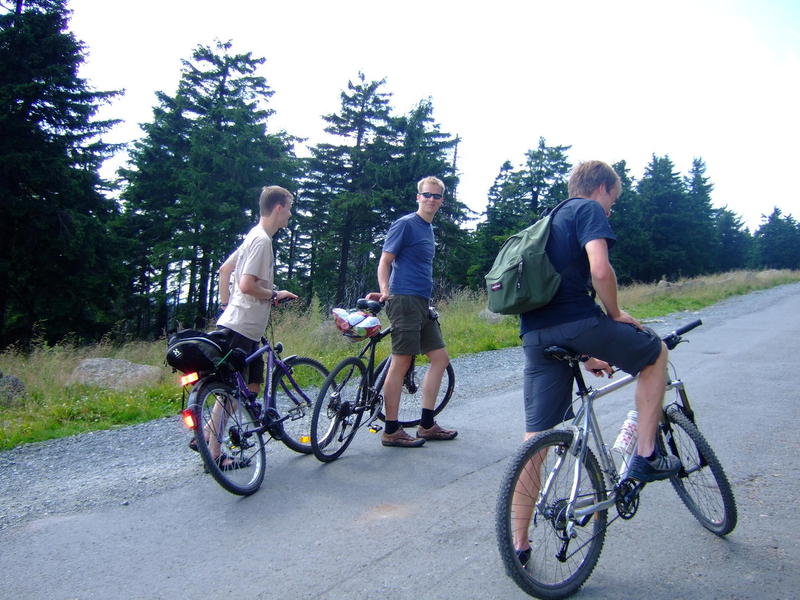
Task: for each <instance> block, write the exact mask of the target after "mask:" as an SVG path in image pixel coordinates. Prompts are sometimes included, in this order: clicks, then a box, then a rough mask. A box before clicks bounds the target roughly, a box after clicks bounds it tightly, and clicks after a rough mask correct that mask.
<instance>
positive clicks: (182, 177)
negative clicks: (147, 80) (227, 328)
mask: <svg viewBox="0 0 800 600" xmlns="http://www.w3.org/2000/svg"><path fill="white" fill-rule="evenodd" d="M231 48H232V44H231V42H225V43H222V42H217V44H216V46H215V47H214V48H211V47H208V46H202V45H201V46H198V47H197V48H196V49H195V51H194V52H193V54H192V59H191V60H185V61H183V68H182V71H181V80H180V83H179V86H178V91H177V93H176V94H175V96H172V97H170V96H168V95H166V94H163V93H162V94H159V102H160V104H159V106H158V107H156V108H155V109H154V120H153V122H152V123H150V124H147V125H145V126H144V131H145V137H144V138H143V139H142V140H140V141H139V142H137V144H136V145H135V147H134V152H133V153H132V161H131V167H130V168H129V169H126V170H123V171H122V173H121V174H122V175H123V177H124V178H125V179H126V181H127V186H126V188H125V191H124V193H123V197H124V198H125V200H126V216H127V217H128V221H127V222H126V223H125V224H124V227H128V228H129V229H130V230H133V231H136V230H141V228H142V227H152V230H151V231H152V233H154V237H153V238H150V239H148V247H147V248H146V250H145V251H144V252H139V253H138V256H139V262H140V263H141V264H140V265H139V266H138V267H137V269H138V272H139V273H141V274H142V275H141V281H142V283H141V285H139V291H140V292H141V293H145V290H147V291H149V292H150V293H152V292H153V291H154V290H153V289H152V288H151V285H152V283H153V281H151V278H149V277H147V276H146V274H147V273H152V274H153V276H154V279H155V281H156V285H157V286H158V288H157V289H158V293H157V294H156V295H155V297H156V298H158V299H159V303H160V302H162V301H164V299H166V298H170V297H171V295H172V294H171V293H170V290H173V291H175V290H177V291H178V299H179V300H178V304H179V306H176V307H175V308H176V309H177V310H176V313H175V316H176V318H177V319H178V320H179V321H180V322H182V323H184V324H193V325H195V326H198V327H201V326H205V324H206V321H207V319H208V317H209V316H210V314H211V313H212V312H213V307H214V305H215V303H216V294H215V291H216V277H215V274H216V270H217V268H218V267H219V265H220V264H221V262H222V261H223V260H224V259H225V258H226V257H227V256H228V254H230V252H232V251H233V250H234V249H235V248H236V246H237V245H238V243H239V242H240V241H241V238H242V237H243V235H244V234H245V233H246V232H247V230H248V229H249V228H250V227H252V226H253V224H254V223H255V222H256V221H257V220H258V216H259V215H258V202H257V201H258V196H259V192H260V189H261V188H262V187H263V186H264V185H272V184H275V185H283V186H284V187H287V188H292V187H293V184H292V181H293V179H294V177H295V176H296V175H297V173H298V169H299V165H298V162H297V160H296V159H295V158H294V156H293V152H292V145H293V142H294V140H293V138H291V136H289V135H287V134H286V133H284V132H277V133H268V132H267V120H268V118H269V117H270V115H271V114H272V111H271V110H270V109H268V108H267V102H268V100H269V98H270V97H271V96H272V94H273V92H272V90H271V89H270V88H269V86H268V85H267V82H266V79H265V78H264V77H262V76H260V75H257V74H256V73H257V71H258V69H259V67H260V66H261V65H262V64H263V63H264V62H265V59H263V58H258V59H257V58H253V57H252V55H251V54H250V53H244V54H234V53H232V52H231ZM158 186H162V187H161V189H158ZM164 224H166V226H164ZM275 242H276V243H275V247H276V249H278V254H279V255H281V256H282V254H283V252H282V250H281V244H280V238H276V240H275ZM184 288H185V289H186V290H187V291H186V295H185V297H184V295H183V293H182V291H181V290H183V289H184ZM151 297H152V296H151ZM167 303H168V304H172V305H175V304H176V301H175V300H174V299H173V300H170V301H168V302H167ZM165 316H166V315H165V311H164V310H162V309H161V307H159V310H158V321H157V322H156V323H155V324H154V325H155V328H158V329H161V328H163V327H164V326H165V323H164V320H163V319H164V318H165ZM151 327H152V324H151Z"/></svg>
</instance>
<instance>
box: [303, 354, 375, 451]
mask: <svg viewBox="0 0 800 600" xmlns="http://www.w3.org/2000/svg"><path fill="white" fill-rule="evenodd" d="M366 373H367V369H366V367H364V363H363V362H361V360H360V359H358V358H356V357H354V356H349V357H347V358H345V359H344V360H343V361H342V362H340V363H339V364H338V365H336V367H335V368H334V369H333V371H331V372H330V375H328V377H327V379H326V380H325V383H324V384H323V385H322V389H321V390H320V392H319V396H318V397H317V401H316V403H315V405H314V416H313V417H312V418H311V447H312V449H313V450H314V456H316V457H317V458H318V459H319V460H321V461H322V462H330V461H332V460H336V459H337V458H339V456H341V454H342V452H344V451H345V450H346V449H347V447H348V446H349V445H350V442H351V441H353V436H354V435H355V434H356V431H357V430H358V426H359V424H360V423H361V417H362V415H363V414H364V413H363V411H364V394H365V393H366V385H365V381H366Z"/></svg>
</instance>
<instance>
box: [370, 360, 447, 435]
mask: <svg viewBox="0 0 800 600" xmlns="http://www.w3.org/2000/svg"><path fill="white" fill-rule="evenodd" d="M391 360H392V357H391V356H389V357H388V358H385V359H383V361H381V363H380V364H379V365H378V368H377V369H376V370H375V372H376V373H379V374H380V376H379V379H378V382H377V385H376V389H377V390H378V391H380V390H382V389H383V383H384V381H385V379H386V373H385V371H384V369H385V368H387V366H388V364H389V363H391ZM429 366H430V364H424V365H418V364H417V363H416V361H415V362H414V364H413V366H412V367H411V369H409V370H408V372H407V373H406V375H405V377H403V387H402V388H401V390H400V410H399V413H398V421H399V423H400V427H416V426H417V425H419V421H420V416H421V415H422V382H423V381H425V375H427V373H428V367H429ZM455 387H456V373H455V371H454V370H453V365H451V364H449V363H448V365H447V369H446V370H445V372H444V375H443V376H442V384H441V385H440V386H439V393H438V394H437V395H436V402H435V403H434V405H433V415H434V416H436V415H438V414H439V413H440V412H442V411H443V410H444V407H445V406H447V403H448V402H450V398H452V397H453V390H454V389H455ZM378 418H379V419H380V420H381V421H385V420H386V416H385V415H384V414H383V410H381V411H380V412H379V413H378Z"/></svg>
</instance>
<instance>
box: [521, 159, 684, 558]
mask: <svg viewBox="0 0 800 600" xmlns="http://www.w3.org/2000/svg"><path fill="white" fill-rule="evenodd" d="M621 191H622V184H621V181H620V179H619V176H618V175H617V173H616V172H615V171H614V169H613V168H611V167H610V166H609V165H607V164H606V163H604V162H601V161H596V160H593V161H588V162H584V163H582V164H580V165H578V166H577V167H576V168H575V169H574V170H573V172H572V174H571V176H570V179H569V182H568V192H569V198H570V199H569V200H568V201H567V202H566V203H564V204H563V205H562V206H560V207H559V210H558V211H557V212H556V213H555V214H554V215H553V216H552V219H551V222H550V237H549V239H548V240H547V246H546V252H547V256H548V258H549V260H550V261H551V262H552V265H553V266H554V267H555V269H556V270H557V271H558V273H559V274H560V276H561V283H560V285H559V286H558V289H557V291H556V293H555V295H554V296H553V297H552V299H551V300H550V301H549V302H548V303H547V304H545V305H544V306H542V307H540V308H536V309H534V310H530V311H528V312H525V313H523V314H522V315H521V319H520V337H521V338H522V345H523V349H524V352H525V360H526V364H525V371H524V400H525V431H526V433H525V439H529V438H531V437H533V436H534V435H535V434H536V433H539V432H542V431H545V430H547V429H550V428H552V427H554V426H555V425H557V424H559V423H561V422H562V421H564V420H566V419H569V418H571V417H572V416H573V414H572V410H571V396H572V384H573V381H572V371H571V368H570V366H569V365H568V363H566V362H565V361H560V360H556V359H553V358H549V357H547V356H545V354H544V349H545V348H547V347H548V346H552V345H558V346H563V347H566V348H569V349H571V350H573V351H577V352H580V353H582V354H584V355H586V356H587V357H591V358H588V360H587V362H586V363H585V367H586V369H587V370H589V371H591V372H593V373H594V374H595V375H597V376H602V374H603V373H608V375H609V376H610V375H611V374H612V372H613V370H612V366H611V365H613V366H614V367H615V368H617V369H621V370H623V371H625V372H627V373H631V374H633V375H636V374H638V375H639V379H638V381H637V386H636V408H637V410H638V413H639V423H638V432H639V433H638V444H639V445H638V451H637V456H636V457H635V458H634V459H633V461H632V463H631V468H630V471H629V473H628V476H629V477H632V478H635V479H638V480H639V481H645V482H650V481H657V480H662V479H666V478H669V477H671V476H672V475H674V474H675V473H677V472H678V470H679V469H680V460H679V459H678V458H677V457H674V456H664V455H661V454H659V452H658V450H657V449H656V447H655V440H656V429H657V426H658V421H659V418H660V415H661V410H662V408H661V403H662V401H663V398H664V391H665V385H666V364H667V348H666V346H665V345H664V344H663V343H662V342H661V340H660V339H659V338H658V337H657V336H656V335H655V334H654V333H652V332H651V331H648V330H645V329H644V328H643V327H642V325H641V323H639V322H638V321H637V320H636V319H634V318H633V317H631V316H630V315H629V314H628V313H626V312H625V311H624V310H621V309H620V307H619V304H618V302H617V278H616V274H615V273H614V268H613V267H612V266H611V263H610V262H609V255H608V252H609V249H610V248H611V246H613V244H614V242H615V241H616V236H615V234H614V232H613V230H612V229H611V225H610V224H609V222H608V217H609V216H610V214H611V208H612V207H613V205H614V203H615V202H616V201H617V199H618V198H619V195H620V193H621ZM595 295H596V296H597V297H599V298H600V302H601V303H602V305H603V308H604V309H605V312H604V311H603V310H601V308H600V306H598V305H597V304H596V303H595ZM532 477H533V476H532ZM530 483H531V484H532V486H533V487H534V488H536V489H538V483H537V482H535V481H531V482H530ZM536 489H534V490H533V493H532V494H530V495H529V496H528V497H533V498H535V497H536V495H537V493H538V492H537V491H536ZM519 496H520V498H519V499H520V501H522V502H524V500H523V498H522V494H520V495H519ZM528 503H530V501H528ZM530 508H531V511H532V506H531V507H530ZM522 516H523V517H524V516H525V515H522ZM527 516H528V518H529V517H530V513H528V515H527ZM522 521H524V519H523V520H522ZM522 521H520V522H519V525H518V529H517V535H515V539H516V540H517V541H516V543H517V554H518V556H519V558H520V562H522V563H523V564H525V563H526V562H527V560H528V557H529V556H530V547H529V545H528V540H527V523H524V522H522Z"/></svg>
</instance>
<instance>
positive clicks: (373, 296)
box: [364, 292, 389, 304]
mask: <svg viewBox="0 0 800 600" xmlns="http://www.w3.org/2000/svg"><path fill="white" fill-rule="evenodd" d="M364 297H365V298H366V299H367V300H375V301H376V302H380V303H381V304H383V303H385V302H386V301H387V300H388V299H389V294H383V293H381V292H370V293H369V294H367V295H366V296H364Z"/></svg>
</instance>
